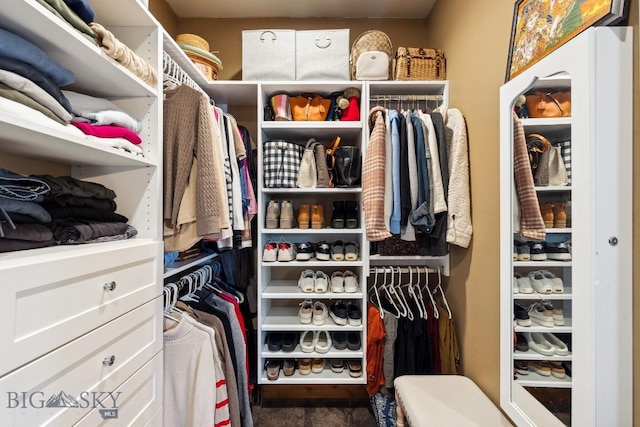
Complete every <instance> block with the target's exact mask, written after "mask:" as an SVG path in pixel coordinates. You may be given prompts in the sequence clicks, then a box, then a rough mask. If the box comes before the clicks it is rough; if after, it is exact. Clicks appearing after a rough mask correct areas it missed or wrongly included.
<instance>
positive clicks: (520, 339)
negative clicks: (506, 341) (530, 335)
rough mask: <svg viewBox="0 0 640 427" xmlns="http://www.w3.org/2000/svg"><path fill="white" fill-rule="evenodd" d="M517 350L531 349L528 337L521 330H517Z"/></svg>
mask: <svg viewBox="0 0 640 427" xmlns="http://www.w3.org/2000/svg"><path fill="white" fill-rule="evenodd" d="M516 350H518V351H522V352H525V351H529V344H528V343H527V339H526V338H525V337H524V335H522V334H521V333H519V332H516Z"/></svg>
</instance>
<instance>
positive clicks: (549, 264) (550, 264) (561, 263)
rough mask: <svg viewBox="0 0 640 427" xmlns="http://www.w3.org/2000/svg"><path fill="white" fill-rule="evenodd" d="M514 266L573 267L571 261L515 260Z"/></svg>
mask: <svg viewBox="0 0 640 427" xmlns="http://www.w3.org/2000/svg"><path fill="white" fill-rule="evenodd" d="M513 266H514V267H530V268H540V267H549V268H550V267H571V266H572V265H571V261H513Z"/></svg>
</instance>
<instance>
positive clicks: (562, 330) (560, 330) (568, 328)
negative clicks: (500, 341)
mask: <svg viewBox="0 0 640 427" xmlns="http://www.w3.org/2000/svg"><path fill="white" fill-rule="evenodd" d="M513 326H514V330H515V331H516V332H549V333H552V334H570V333H571V332H572V331H573V324H572V321H571V318H570V317H565V318H564V325H563V326H541V325H537V324H535V323H534V324H533V325H531V326H519V325H518V324H516V322H513Z"/></svg>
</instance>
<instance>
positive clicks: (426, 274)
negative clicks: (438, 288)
mask: <svg viewBox="0 0 640 427" xmlns="http://www.w3.org/2000/svg"><path fill="white" fill-rule="evenodd" d="M438 273H440V269H438ZM424 277H425V280H426V281H427V284H426V286H425V288H426V290H427V295H429V301H431V306H432V307H433V316H434V317H435V318H436V319H439V318H440V312H439V311H438V306H437V305H436V300H435V299H433V293H432V292H431V291H430V290H429V268H428V267H425V268H424ZM420 294H421V296H422V291H420ZM425 308H426V307H425Z"/></svg>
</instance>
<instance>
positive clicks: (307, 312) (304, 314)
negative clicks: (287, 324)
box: [298, 298, 313, 324]
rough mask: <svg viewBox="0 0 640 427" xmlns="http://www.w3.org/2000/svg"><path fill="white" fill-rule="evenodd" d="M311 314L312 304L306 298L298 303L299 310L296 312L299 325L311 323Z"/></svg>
mask: <svg viewBox="0 0 640 427" xmlns="http://www.w3.org/2000/svg"><path fill="white" fill-rule="evenodd" d="M312 314H313V302H312V301H311V300H310V299H308V298H307V299H306V300H304V301H302V302H301V303H300V309H299V310H298V319H299V320H300V323H305V324H307V323H311V317H312Z"/></svg>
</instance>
